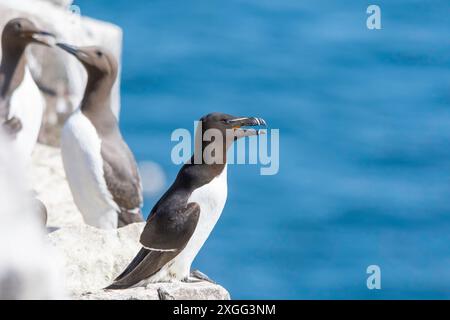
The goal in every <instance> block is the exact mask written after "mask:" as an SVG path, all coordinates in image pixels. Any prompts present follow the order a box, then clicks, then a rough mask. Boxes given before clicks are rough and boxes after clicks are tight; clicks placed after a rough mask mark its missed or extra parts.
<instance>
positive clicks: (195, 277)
mask: <svg viewBox="0 0 450 320" xmlns="http://www.w3.org/2000/svg"><path fill="white" fill-rule="evenodd" d="M183 281H184V282H187V283H193V282H201V281H206V282H210V283H213V284H216V282H215V281H214V280H211V279H210V278H209V277H208V276H207V275H206V274H204V273H203V272H200V271H199V270H193V271H191V275H190V276H189V277H187V278H186V279H185V280H183Z"/></svg>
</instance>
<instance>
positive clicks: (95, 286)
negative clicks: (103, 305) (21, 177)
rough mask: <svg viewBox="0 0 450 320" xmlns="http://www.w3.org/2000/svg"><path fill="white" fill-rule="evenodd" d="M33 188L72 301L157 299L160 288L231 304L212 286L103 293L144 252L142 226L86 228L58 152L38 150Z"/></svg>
mask: <svg viewBox="0 0 450 320" xmlns="http://www.w3.org/2000/svg"><path fill="white" fill-rule="evenodd" d="M30 172H31V174H30V176H31V181H30V184H31V186H32V187H33V189H34V190H35V191H36V192H37V194H38V197H39V198H40V199H41V200H42V201H43V202H44V203H45V205H46V206H47V210H48V230H49V235H48V236H49V241H50V243H51V244H52V245H53V246H54V247H55V248H56V249H57V251H58V252H59V254H60V255H61V258H62V260H63V261H64V269H65V270H64V271H65V287H66V290H67V292H68V294H69V296H70V297H71V298H73V299H83V300H97V299H98V300H135V299H146V300H147V299H152V300H155V299H159V298H158V292H157V291H158V289H159V288H162V289H164V290H165V291H166V292H167V293H169V294H170V295H171V296H173V297H174V298H175V299H185V300H215V299H218V300H229V299H230V295H229V293H228V292H227V291H226V290H225V289H224V288H223V287H221V286H219V285H215V284H212V283H209V282H197V283H182V282H175V283H157V284H151V285H149V286H147V287H145V288H144V287H139V288H132V289H127V290H103V289H102V288H104V287H106V286H107V285H109V284H110V283H111V282H112V280H113V279H114V278H115V277H116V276H117V275H118V274H119V273H120V272H122V271H123V270H124V268H125V267H126V266H127V264H128V263H129V262H130V261H131V259H132V258H133V257H134V256H135V254H136V253H137V252H138V250H139V248H140V244H139V237H140V234H141V232H142V229H143V227H144V225H145V224H144V223H137V224H132V225H129V226H127V227H125V228H121V229H118V230H113V231H108V230H100V229H97V228H94V227H91V226H88V225H86V224H84V223H83V220H82V218H81V214H80V213H79V211H78V210H77V208H76V206H75V205H74V203H73V199H72V195H71V194H70V189H69V186H68V184H67V181H66V178H65V174H64V170H63V165H62V160H61V154H60V150H59V149H58V148H53V147H47V146H43V145H37V146H36V149H35V151H34V153H33V161H32V165H31V171H30Z"/></svg>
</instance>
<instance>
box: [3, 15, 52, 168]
mask: <svg viewBox="0 0 450 320" xmlns="http://www.w3.org/2000/svg"><path fill="white" fill-rule="evenodd" d="M52 38H54V35H53V34H51V33H49V32H46V31H43V30H40V29H38V28H37V27H36V26H35V25H34V23H33V22H31V21H30V20H28V19H26V18H16V19H13V20H11V21H9V22H8V23H7V24H6V26H5V28H4V29H3V32H2V40H1V41H2V61H1V64H0V125H1V127H2V129H3V130H4V131H5V132H6V133H7V135H8V136H10V137H11V138H12V140H13V147H14V148H15V149H16V152H17V153H18V155H19V156H20V157H22V159H24V160H25V161H26V159H27V158H28V157H29V156H30V155H31V153H32V151H33V148H34V146H35V144H36V141H37V138H38V135H39V129H40V127H41V122H42V115H43V112H44V109H45V101H44V97H43V96H42V94H41V92H40V91H39V88H38V86H37V85H36V83H35V82H34V80H33V78H32V77H31V73H30V70H29V69H28V66H27V61H26V58H25V49H26V47H27V46H28V45H29V44H32V43H36V44H42V45H46V46H49V45H51V42H50V40H51V39H52Z"/></svg>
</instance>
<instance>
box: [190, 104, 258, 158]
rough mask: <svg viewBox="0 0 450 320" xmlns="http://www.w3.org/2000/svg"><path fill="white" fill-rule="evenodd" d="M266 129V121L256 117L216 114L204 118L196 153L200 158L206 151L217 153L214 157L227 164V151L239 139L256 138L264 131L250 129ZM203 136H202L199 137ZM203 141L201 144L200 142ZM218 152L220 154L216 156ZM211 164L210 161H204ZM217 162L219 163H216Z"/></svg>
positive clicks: (200, 123)
mask: <svg viewBox="0 0 450 320" xmlns="http://www.w3.org/2000/svg"><path fill="white" fill-rule="evenodd" d="M261 126H262V127H266V122H265V121H264V119H261V118H256V117H237V116H232V115H229V114H225V113H219V112H214V113H210V114H208V115H206V116H204V117H202V118H201V119H200V121H199V126H198V127H197V132H196V139H195V141H196V148H195V153H196V154H197V156H198V157H199V155H200V152H201V154H202V155H203V158H204V157H205V154H208V152H206V153H205V150H208V151H209V150H212V149H215V151H214V152H213V153H212V156H213V157H214V158H216V159H218V162H220V163H225V162H226V152H227V149H228V148H229V147H230V146H231V145H232V144H233V142H234V141H235V140H237V139H241V138H244V137H249V136H256V135H259V134H261V133H263V131H261V130H259V129H256V128H250V127H261ZM200 134H201V136H199V135H200ZM200 141H201V144H199V142H200ZM200 147H201V148H200ZM216 152H218V153H219V154H216ZM203 160H205V161H206V162H211V161H210V159H203ZM216 162H217V161H216Z"/></svg>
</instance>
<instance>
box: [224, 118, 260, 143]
mask: <svg viewBox="0 0 450 320" xmlns="http://www.w3.org/2000/svg"><path fill="white" fill-rule="evenodd" d="M227 122H228V124H229V125H231V127H232V128H233V130H234V134H235V136H236V138H237V139H239V138H243V137H248V136H257V135H260V134H264V133H265V131H262V130H259V129H246V128H245V127H267V123H266V121H265V120H264V119H262V118H255V117H241V118H234V119H230V120H228V121H227Z"/></svg>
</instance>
